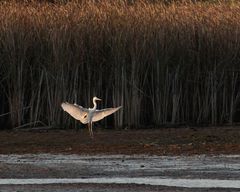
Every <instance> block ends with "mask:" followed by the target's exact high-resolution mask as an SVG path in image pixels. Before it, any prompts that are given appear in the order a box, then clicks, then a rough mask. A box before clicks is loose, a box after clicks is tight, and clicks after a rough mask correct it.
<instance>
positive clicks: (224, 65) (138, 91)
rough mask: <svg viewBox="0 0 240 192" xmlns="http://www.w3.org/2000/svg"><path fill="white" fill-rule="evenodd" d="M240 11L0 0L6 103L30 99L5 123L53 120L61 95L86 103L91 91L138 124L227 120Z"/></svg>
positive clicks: (222, 6) (232, 7)
mask: <svg viewBox="0 0 240 192" xmlns="http://www.w3.org/2000/svg"><path fill="white" fill-rule="evenodd" d="M239 9H240V4H239V3H235V4H229V3H224V2H221V3H202V2H195V3H190V2H189V1H185V2H184V3H183V2H181V3H180V2H175V3H171V4H165V3H161V2H160V1H154V2H153V1H151V2H150V1H147V0H146V1H131V2H130V1H121V0H119V1H111V0H104V1H64V2H63V3H47V2H41V3H40V2H38V1H34V2H31V3H29V2H25V3H22V2H20V1H19V2H15V1H10V2H4V3H3V2H1V3H0V35H1V40H2V41H1V48H2V49H1V50H2V52H1V55H0V57H1V62H2V63H3V64H4V67H2V68H4V69H5V70H4V74H3V76H8V74H11V75H10V76H9V78H7V79H6V80H5V84H4V86H5V88H6V90H7V91H6V92H7V93H8V94H7V95H8V96H7V98H8V101H9V107H7V108H5V109H6V110H10V111H14V110H15V109H17V108H21V107H24V106H26V105H31V106H32V107H31V111H26V112H24V113H22V114H20V113H18V115H17V116H16V115H14V114H13V115H12V120H11V121H12V122H13V123H12V124H21V123H22V124H24V123H26V122H31V121H37V120H41V121H44V122H47V123H48V124H52V123H53V122H58V123H59V124H60V123H61V122H63V121H68V120H66V119H64V120H62V117H61V114H60V112H59V110H60V109H59V105H58V104H59V102H61V100H62V99H63V98H64V100H68V99H69V100H74V99H75V98H79V99H80V101H82V102H83V103H84V102H88V98H89V97H90V96H92V95H93V94H97V95H105V96H104V97H103V99H104V100H105V101H107V102H109V103H110V104H111V102H112V101H114V102H115V103H119V104H124V109H125V112H124V114H122V116H121V118H120V119H121V120H119V121H118V123H120V124H128V125H132V124H141V123H144V122H145V120H146V119H147V118H145V116H146V115H148V116H149V119H150V120H148V121H147V120H146V122H148V123H153V124H164V123H169V122H171V123H178V122H186V121H193V122H194V121H196V122H212V123H214V122H224V121H228V120H229V119H231V120H233V119H234V114H235V109H234V107H233V106H232V105H230V103H231V102H234V103H236V102H237V101H238V97H237V98H236V93H237V89H236V88H233V87H234V86H231V87H230V86H229V84H231V83H232V84H233V85H235V86H236V84H237V83H236V82H238V80H236V78H237V79H238V76H237V75H235V76H233V75H232V74H229V73H227V72H223V69H231V70H234V69H237V68H239V67H237V64H238V58H239V52H238V47H239V46H238V42H239V31H240V30H239V29H240V23H239V21H240V15H239ZM3 61H4V62H3ZM9 63H10V64H11V65H9ZM19 64H22V66H23V67H22V68H19V66H20V65H19ZM9 66H11V68H10V67H9ZM29 66H31V67H32V68H31V67H29ZM23 69H24V70H23ZM36 71H39V73H37V72H36ZM106 71H107V72H106ZM36 73H37V74H38V75H36ZM23 77H24V78H23ZM29 78H30V79H32V80H31V85H30V86H28V87H31V89H24V88H23V87H24V85H26V84H28V83H29V81H28V79H29ZM0 82H1V81H0ZM229 82H230V83H229ZM16 84H18V88H15V87H14V85H16ZM28 85H29V84H28ZM219 87H221V88H222V87H223V89H224V90H225V91H224V92H219V91H218V90H219ZM19 90H21V91H19ZM79 90H81V91H79ZM83 93H84V95H83ZM104 93H105V94H104ZM0 94H1V95H3V94H4V93H2V92H0ZM29 95H31V96H29ZM109 95H113V96H112V98H110V96H109ZM41 98H44V99H45V100H43V99H41ZM46 98H47V99H46ZM219 101H222V102H220V104H219V103H218V102H219ZM149 102H151V103H153V105H152V106H151V107H149V106H150V105H149ZM216 103H218V104H219V105H218V106H217V105H216ZM146 106H147V107H146ZM226 106H227V107H226ZM143 108H144V109H147V114H144V111H145V110H143ZM5 109H4V110H5ZM192 111H194V112H193V113H192ZM35 112H36V115H34V113H35ZM153 112H154V114H153ZM45 113H47V114H48V115H47V116H48V117H49V118H46V117H45ZM152 114H153V117H152V116H151V115H152ZM228 114H231V117H230V116H229V115H228ZM120 121H121V122H120ZM68 123H72V122H70V121H68ZM72 124H73V123H72Z"/></svg>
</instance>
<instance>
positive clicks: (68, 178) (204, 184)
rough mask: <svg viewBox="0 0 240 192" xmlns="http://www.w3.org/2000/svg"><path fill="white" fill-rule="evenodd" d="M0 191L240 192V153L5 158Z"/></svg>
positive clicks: (1, 164)
mask: <svg viewBox="0 0 240 192" xmlns="http://www.w3.org/2000/svg"><path fill="white" fill-rule="evenodd" d="M0 171H1V175H0V191H21V190H22V191H34V190H38V191H76V190H77V191H103V192H107V191H126V190H127V191H159V190H163V191H239V190H240V180H239V178H240V155H214V156H212V155H193V156H156V155H154V156H148V155H91V156H89V155H88V156H85V155H73V154H72V155H66V154H55V155H54V154H24V155H16V154H11V155H0Z"/></svg>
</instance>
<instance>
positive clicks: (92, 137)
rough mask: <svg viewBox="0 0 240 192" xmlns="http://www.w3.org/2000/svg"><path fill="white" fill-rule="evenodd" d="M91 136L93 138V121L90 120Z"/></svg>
mask: <svg viewBox="0 0 240 192" xmlns="http://www.w3.org/2000/svg"><path fill="white" fill-rule="evenodd" d="M90 130H91V137H92V138H93V130H92V122H90Z"/></svg>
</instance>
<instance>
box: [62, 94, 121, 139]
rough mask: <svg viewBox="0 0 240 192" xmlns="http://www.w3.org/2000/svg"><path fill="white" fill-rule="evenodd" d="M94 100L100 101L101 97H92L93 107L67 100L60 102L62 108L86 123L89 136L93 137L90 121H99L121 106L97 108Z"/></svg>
mask: <svg viewBox="0 0 240 192" xmlns="http://www.w3.org/2000/svg"><path fill="white" fill-rule="evenodd" d="M96 101H101V99H99V98H97V97H93V108H88V109H87V108H84V107H82V106H80V105H77V104H76V103H75V104H70V103H68V102H64V103H62V104H61V107H62V108H63V110H64V111H66V112H67V113H69V114H70V115H71V116H72V117H73V118H75V119H77V120H79V121H80V122H81V123H83V124H88V130H89V134H90V137H91V138H93V131H92V123H93V122H96V121H100V120H101V119H103V118H104V117H107V116H109V115H111V114H113V113H115V112H116V111H117V110H119V109H120V108H121V107H122V106H119V107H115V108H106V109H101V110H98V109H97V103H96Z"/></svg>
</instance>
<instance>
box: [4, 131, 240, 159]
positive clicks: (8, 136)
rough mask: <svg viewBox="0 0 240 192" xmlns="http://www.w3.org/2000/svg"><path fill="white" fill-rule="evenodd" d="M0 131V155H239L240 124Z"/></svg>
mask: <svg viewBox="0 0 240 192" xmlns="http://www.w3.org/2000/svg"><path fill="white" fill-rule="evenodd" d="M94 134H95V138H94V139H93V140H92V139H90V138H89V135H88V132H87V130H86V129H82V130H79V131H76V130H60V129H59V130H35V131H21V130H18V131H0V141H1V142H0V154H13V153H14V154H25V153H54V154H57V153H64V154H81V155H86V154H88V155H94V154H126V155H132V154H146V155H194V154H215V155H216V154H240V139H239V138H240V127H217V128H204V127H203V128H201V127H199V128H165V129H160V128H159V129H141V130H106V129H105V130H100V129H98V128H95V130H94Z"/></svg>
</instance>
